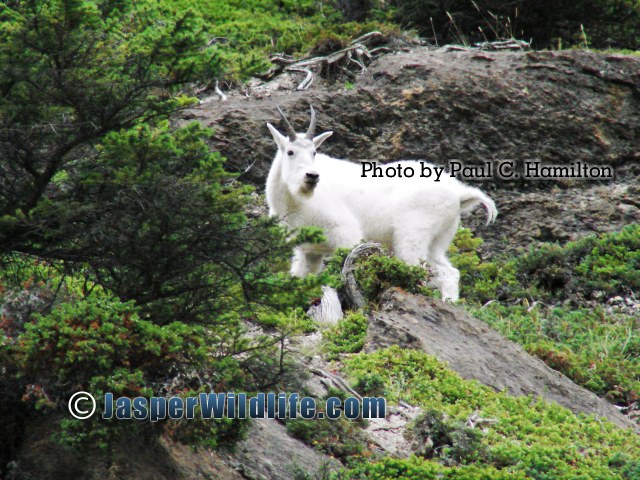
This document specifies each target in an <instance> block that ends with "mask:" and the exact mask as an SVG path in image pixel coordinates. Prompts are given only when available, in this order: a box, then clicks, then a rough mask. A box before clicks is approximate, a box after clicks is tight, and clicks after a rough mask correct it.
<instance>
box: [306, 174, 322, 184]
mask: <svg viewBox="0 0 640 480" xmlns="http://www.w3.org/2000/svg"><path fill="white" fill-rule="evenodd" d="M319 178H320V174H319V173H316V172H308V173H307V175H306V180H307V181H310V182H317V181H318V179H319Z"/></svg>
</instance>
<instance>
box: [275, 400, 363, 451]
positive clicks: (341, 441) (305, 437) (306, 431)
mask: <svg viewBox="0 0 640 480" xmlns="http://www.w3.org/2000/svg"><path fill="white" fill-rule="evenodd" d="M347 396H348V395H346V394H345V393H344V392H342V391H340V390H335V389H329V392H328V393H327V396H326V397H325V399H324V400H326V399H327V398H329V397H338V398H341V399H342V400H344V399H345V398H346V397H347ZM318 412H324V408H323V407H322V405H321V403H320V402H318ZM286 425H287V431H288V432H289V433H290V434H291V435H292V436H294V437H295V438H297V439H299V440H302V441H303V442H304V443H306V444H307V445H309V446H312V447H314V448H316V449H318V450H320V451H321V452H324V453H327V454H329V455H331V456H334V457H336V458H339V459H341V460H343V461H347V460H352V459H353V457H354V456H358V455H361V454H363V453H364V452H366V450H367V444H366V437H365V435H364V434H363V432H362V429H363V427H364V426H365V423H364V421H363V420H362V419H358V420H348V419H346V418H344V417H343V416H341V417H340V418H337V419H333V420H330V419H328V418H326V416H325V417H323V418H319V417H316V418H314V419H311V420H303V419H289V420H286Z"/></svg>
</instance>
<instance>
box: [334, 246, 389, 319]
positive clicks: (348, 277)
mask: <svg viewBox="0 0 640 480" xmlns="http://www.w3.org/2000/svg"><path fill="white" fill-rule="evenodd" d="M374 253H384V250H383V249H382V247H381V246H380V244H379V243H371V242H369V243H361V244H360V245H358V246H357V247H356V248H354V249H353V250H351V252H350V253H349V255H347V258H346V259H345V261H344V265H343V266H342V279H343V281H344V293H345V300H346V301H347V303H348V304H349V305H351V306H352V307H353V308H362V307H364V306H365V305H366V303H367V302H366V300H365V298H364V296H363V295H362V292H361V291H360V287H358V283H357V282H356V278H355V275H354V273H353V272H354V270H355V268H356V266H355V262H356V260H357V259H359V258H361V257H364V256H369V255H372V254H374Z"/></svg>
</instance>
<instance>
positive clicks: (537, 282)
mask: <svg viewBox="0 0 640 480" xmlns="http://www.w3.org/2000/svg"><path fill="white" fill-rule="evenodd" d="M515 267H516V269H517V271H518V278H519V280H520V282H521V283H522V284H523V286H524V287H525V288H527V289H530V290H534V291H538V292H540V293H541V295H543V296H544V297H543V298H545V299H548V300H557V299H560V298H562V299H564V298H572V299H576V297H583V298H590V297H592V294H593V293H594V292H596V291H601V292H603V293H604V294H605V295H606V296H607V297H611V296H613V295H625V294H627V293H628V292H630V291H636V292H637V291H638V290H640V225H637V224H636V225H628V226H626V227H625V228H623V229H622V230H621V231H620V232H614V233H608V234H604V235H601V236H599V237H596V236H589V237H586V238H583V239H580V240H577V241H575V242H568V243H567V244H566V245H564V246H560V245H556V244H542V245H540V246H538V247H536V248H535V249H531V250H530V251H529V252H528V253H527V254H526V255H523V256H522V257H520V258H519V259H518V260H517V262H516V265H515Z"/></svg>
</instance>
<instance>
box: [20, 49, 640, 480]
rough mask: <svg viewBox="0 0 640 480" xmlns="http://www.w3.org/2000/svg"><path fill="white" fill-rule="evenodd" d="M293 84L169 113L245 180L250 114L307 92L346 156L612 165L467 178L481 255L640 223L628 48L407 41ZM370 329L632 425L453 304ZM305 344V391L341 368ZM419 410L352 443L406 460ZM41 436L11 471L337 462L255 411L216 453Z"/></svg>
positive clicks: (399, 296)
mask: <svg viewBox="0 0 640 480" xmlns="http://www.w3.org/2000/svg"><path fill="white" fill-rule="evenodd" d="M300 80H301V79H300V78H298V76H297V75H296V76H295V78H294V77H292V76H291V74H282V75H279V76H276V77H274V78H272V79H270V80H269V81H268V82H261V81H255V82H253V83H251V84H249V86H247V87H246V89H240V90H236V91H232V92H226V94H227V99H226V100H225V101H222V100H221V99H219V98H218V97H217V96H215V95H214V96H212V97H208V98H206V99H203V101H202V103H201V105H200V106H198V107H196V108H193V109H191V110H188V111H186V112H184V114H183V117H182V118H181V119H179V123H185V122H187V121H192V120H197V121H200V122H201V123H203V124H204V125H207V126H210V127H212V128H213V129H214V135H213V137H212V139H211V148H212V149H213V150H216V151H220V152H222V153H223V154H224V155H225V156H226V157H227V158H228V168H230V169H231V170H235V171H237V172H239V173H241V179H242V180H244V181H248V182H251V183H253V184H255V185H257V186H258V189H259V191H260V188H261V187H262V185H263V184H264V180H265V176H266V172H267V171H268V168H269V165H270V162H271V159H272V156H273V154H274V145H273V144H272V139H271V136H270V135H269V134H268V131H267V129H266V127H265V123H266V122H272V123H277V122H278V115H277V111H276V106H280V107H281V108H283V110H284V111H285V112H287V114H288V116H289V118H290V120H291V121H292V123H294V125H298V126H302V125H306V123H307V121H308V113H307V112H308V104H309V103H312V104H313V105H314V107H315V108H316V109H317V111H318V114H319V121H318V129H319V130H333V131H334V132H335V133H334V135H333V137H331V139H330V140H328V141H327V142H326V143H325V144H324V151H325V152H326V153H328V154H330V155H334V156H337V157H343V158H349V159H352V160H354V161H355V160H356V159H357V160H365V159H377V160H379V161H384V162H387V161H393V160H398V159H427V160H429V161H430V162H433V163H436V164H440V165H446V164H447V162H448V161H450V160H460V161H462V162H464V163H466V164H477V165H481V164H483V163H484V162H485V161H488V160H490V161H494V160H495V161H498V160H515V161H516V162H517V163H518V164H521V162H523V161H524V160H528V159H532V160H541V161H544V162H548V163H554V164H569V163H570V162H573V161H581V162H586V163H590V164H606V165H611V166H613V167H614V169H615V172H616V175H615V179H613V180H610V181H587V180H544V181H536V182H534V181H524V180H519V181H505V180H500V179H497V178H494V179H491V180H486V181H484V183H483V184H482V185H481V187H482V188H483V189H484V190H486V191H488V192H489V193H490V194H491V196H492V197H493V198H494V199H495V200H496V203H497V205H498V209H499V212H500V214H499V217H498V221H497V223H495V224H494V225H493V226H491V227H485V226H483V225H482V223H483V216H482V218H476V217H481V216H480V215H474V214H470V215H467V217H465V219H464V223H465V224H466V225H467V226H471V227H472V228H473V230H474V233H475V234H476V235H477V236H480V237H482V238H484V239H485V240H486V243H485V244H484V245H483V247H482V248H483V250H482V254H483V256H484V257H491V256H492V255H493V254H494V253H497V252H504V251H513V250H516V249H518V248H520V247H528V246H529V245H531V244H532V243H533V244H535V242H538V241H555V240H567V239H574V238H580V237H583V236H585V235H586V234H589V233H593V232H609V231H617V230H619V229H620V228H621V227H622V226H624V225H627V224H629V223H634V222H636V223H637V222H640V182H639V181H638V175H640V150H639V141H640V102H639V100H640V59H639V58H636V57H631V56H622V55H614V54H603V53H591V52H582V51H561V52H491V51H481V50H474V49H462V50H459V49H453V50H452V49H446V48H445V49H438V50H434V49H430V48H426V47H413V48H411V49H405V50H401V51H398V52H394V53H389V54H386V55H383V56H381V57H379V58H377V59H376V60H375V61H374V62H373V63H371V65H369V66H368V68H367V70H366V72H364V73H363V74H362V75H359V76H357V77H356V78H355V79H352V80H348V81H347V80H345V79H344V78H341V77H338V78H332V79H324V78H323V79H320V78H318V79H316V81H315V83H314V84H313V85H312V86H311V88H310V89H308V90H305V91H296V90H295V87H296V85H297V84H298V83H299V81H300ZM369 325H370V326H369V333H368V337H367V342H366V346H365V351H366V352H376V351H379V350H380V349H382V348H384V347H388V346H390V345H397V344H401V345H402V346H403V347H405V348H409V349H414V350H417V351H419V352H427V353H429V354H433V355H435V356H436V357H437V358H438V359H439V360H442V361H448V362H449V367H450V368H451V369H452V370H455V371H456V372H458V373H459V374H460V376H461V377H463V378H464V379H476V380H479V381H480V382H481V383H483V384H484V385H487V386H489V387H491V389H494V390H502V389H506V390H507V391H508V392H509V393H511V394H513V395H516V396H519V395H529V394H531V395H533V396H540V397H543V398H545V399H547V400H550V401H553V402H557V403H559V404H560V405H563V406H566V407H568V408H570V409H571V410H573V411H574V412H576V413H580V412H583V413H587V414H596V415H600V416H603V417H606V418H607V419H608V420H610V421H611V422H613V423H615V424H617V425H618V426H621V427H631V428H634V424H633V422H632V421H631V420H630V419H629V418H628V417H625V416H623V415H621V414H620V413H619V412H618V411H617V410H616V409H615V407H614V406H612V405H611V404H609V403H607V402H606V401H604V400H602V399H600V398H598V397H596V396H595V395H594V394H592V393H591V392H589V391H587V390H585V389H583V388H581V387H579V386H577V385H576V384H574V383H573V382H572V381H571V380H569V379H568V378H566V377H565V376H563V375H562V374H560V373H558V372H556V371H554V370H552V369H551V368H549V367H547V366H546V365H545V364H543V363H542V362H541V361H540V360H538V359H537V358H535V357H532V356H530V355H528V354H527V353H526V352H525V351H524V350H523V349H522V348H521V347H520V346H518V345H516V344H515V343H512V342H509V341H508V340H506V339H505V338H504V337H502V336H501V335H499V334H497V333H496V332H494V331H493V330H491V329H490V328H489V327H487V326H486V325H485V324H484V323H482V322H480V321H479V320H476V319H474V318H473V317H471V316H469V315H468V314H467V313H465V312H464V311H463V310H461V309H459V308H456V307H451V306H449V305H446V304H443V303H441V302H439V301H436V300H425V298H424V297H420V296H414V295H409V294H407V293H406V292H403V291H400V290H390V291H388V292H387V293H386V294H385V295H384V297H383V300H382V301H381V304H380V305H379V308H378V309H377V310H376V311H375V312H374V313H372V314H371V315H370V316H369ZM319 342H320V334H319V333H316V334H314V335H310V336H307V337H303V338H301V339H298V343H295V344H293V345H292V346H291V347H292V350H294V351H295V358H296V359H297V363H298V364H299V368H302V369H305V370H307V372H306V378H305V382H306V387H307V388H308V389H309V390H310V391H313V392H314V394H317V395H318V396H322V395H323V394H325V393H326V392H327V391H328V388H330V387H332V388H340V385H342V384H344V383H346V381H347V379H346V378H342V377H341V376H340V375H341V373H335V374H331V375H326V372H327V371H329V370H330V369H331V364H330V363H329V362H328V361H327V360H326V359H325V358H323V357H322V355H321V354H320V346H319V345H320V343H319ZM311 371H313V373H311ZM323 372H324V373H325V374H323ZM418 412H420V408H418V407H416V406H415V405H408V404H398V405H394V406H393V409H392V410H391V412H390V413H391V414H390V415H389V417H388V419H387V420H384V421H379V422H371V424H370V425H369V426H368V427H367V428H366V430H365V431H364V433H363V435H364V437H363V438H364V441H365V442H367V443H368V444H369V445H374V446H375V448H374V447H372V450H374V451H375V452H376V453H379V454H382V453H388V454H391V455H396V456H406V455H407V454H408V453H410V452H411V451H415V450H417V449H419V447H416V445H415V444H411V442H409V440H408V439H407V437H406V436H405V435H404V433H405V426H406V425H407V423H408V422H409V421H411V419H413V418H415V416H416V415H417V414H418ZM603 428H605V427H603ZM607 428H608V427H607ZM44 430H46V429H44ZM46 437H47V431H43V428H40V427H38V426H37V425H36V426H31V427H29V429H28V433H27V440H26V441H25V442H24V448H23V449H22V451H21V452H20V453H19V454H18V456H17V458H18V461H17V463H16V464H15V470H14V471H13V473H12V475H13V476H12V477H10V478H52V479H55V478H61V479H62V478H70V477H69V472H73V473H74V476H75V477H76V478H131V479H133V478H136V479H140V478H167V479H168V478H185V479H187V478H189V479H195V478H203V479H204V478H209V479H211V478H220V479H223V478H224V479H227V478H245V479H250V478H251V479H256V478H265V479H271V478H273V479H288V478H294V476H295V475H298V476H297V477H296V478H314V477H313V475H315V474H316V473H317V474H318V477H317V478H321V477H320V475H321V474H322V472H326V470H329V469H333V468H335V467H337V466H339V463H338V461H337V460H336V459H335V458H333V457H332V456H330V455H325V454H321V453H319V452H318V451H316V450H314V449H312V448H311V447H309V446H308V445H305V444H304V443H302V442H300V441H299V440H295V439H293V438H291V437H289V436H288V434H287V433H286V429H285V427H284V426H283V425H282V424H280V423H278V422H276V421H262V422H254V424H253V426H252V427H251V429H250V431H249V432H248V436H247V439H246V440H245V441H243V442H241V443H240V444H238V445H237V446H236V447H235V448H234V449H230V450H223V451H217V452H212V451H208V450H205V449H202V450H200V451H199V452H197V453H194V452H193V451H191V450H190V449H188V448H186V447H184V446H180V445H177V444H173V443H168V442H164V441H163V442H162V443H160V444H155V445H152V446H147V445H144V440H143V439H131V443H130V444H129V445H127V446H124V447H122V448H120V449H118V450H117V451H115V452H112V458H113V459H114V460H113V462H112V463H110V464H107V463H105V462H104V461H103V460H104V458H103V457H102V456H101V453H100V452H95V455H93V456H83V457H79V456H77V455H75V454H74V453H73V452H72V451H68V450H64V449H63V448H62V447H59V446H55V444H53V443H51V442H49V441H46V440H42V439H43V438H46ZM43 451H44V452H47V454H46V455H44V456H43V454H42V452H43ZM158 459H160V460H158ZM301 472H302V473H301ZM318 472H320V473H318ZM303 475H307V476H303Z"/></svg>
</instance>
